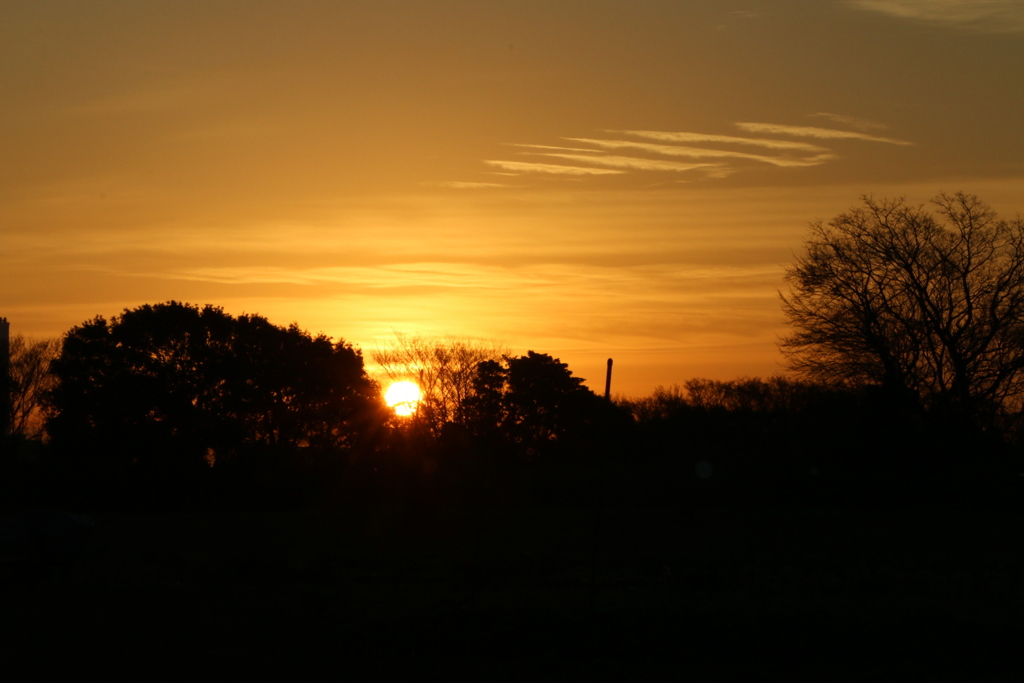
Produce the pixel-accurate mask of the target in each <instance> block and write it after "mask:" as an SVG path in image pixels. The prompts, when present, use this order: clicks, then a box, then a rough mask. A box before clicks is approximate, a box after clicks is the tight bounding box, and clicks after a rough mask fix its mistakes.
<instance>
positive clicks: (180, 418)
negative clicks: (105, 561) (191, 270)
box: [49, 301, 379, 469]
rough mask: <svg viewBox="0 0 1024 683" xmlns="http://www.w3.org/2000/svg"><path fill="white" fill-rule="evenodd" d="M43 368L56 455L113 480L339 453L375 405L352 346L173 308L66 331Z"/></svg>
mask: <svg viewBox="0 0 1024 683" xmlns="http://www.w3.org/2000/svg"><path fill="white" fill-rule="evenodd" d="M52 368H53V374H54V376H55V378H56V379H57V385H56V386H55V387H54V389H53V390H52V391H51V393H50V397H49V403H50V409H51V411H52V412H53V417H52V419H51V420H50V424H49V429H50V432H51V434H52V435H53V438H54V442H55V444H56V445H59V446H61V447H63V448H64V449H65V450H68V451H70V450H74V451H76V452H83V454H84V455H90V456H91V457H92V458H93V459H95V460H98V461H104V462H105V464H106V465H108V466H111V467H114V468H126V467H131V466H132V465H138V466H142V467H147V466H149V467H156V468H157V469H162V468H166V467H195V466H205V464H206V463H211V462H219V461H222V460H231V459H232V458H234V457H236V456H238V455H239V454H240V453H243V452H245V451H247V450H252V449H258V450H260V449H261V450H270V451H273V452H277V453H286V452H294V451H295V450H296V449H297V448H299V447H300V446H320V447H334V448H343V447H346V446H349V445H351V443H352V440H353V439H354V438H356V436H357V435H358V433H359V431H360V429H361V428H362V421H363V420H364V419H365V416H366V415H367V414H368V413H369V412H372V409H373V408H374V406H375V405H376V404H377V403H379V400H378V399H379V397H378V392H377V389H376V386H375V385H374V384H373V382H371V381H370V379H369V378H368V377H367V376H366V374H365V372H364V370H363V362H362V357H361V356H360V354H359V352H358V351H357V350H355V349H353V348H352V347H351V346H349V345H347V344H345V343H343V342H338V343H336V344H334V343H332V342H331V340H330V339H329V338H327V337H325V336H323V335H320V336H317V337H312V336H310V335H309V334H307V333H306V332H303V331H302V330H300V329H299V328H298V327H297V326H295V325H292V326H291V327H288V328H282V327H278V326H275V325H272V324H271V323H269V322H268V321H267V320H266V319H265V318H262V317H260V316H256V315H243V316H239V317H238V318H234V317H232V316H230V315H228V314H226V313H225V312H224V311H223V310H222V309H220V308H216V307H213V306H205V307H203V308H202V309H200V308H198V307H197V306H193V305H189V304H182V303H178V302H175V301H170V302H167V303H163V304H157V305H152V306H151V305H145V306H140V307H139V308H136V309H133V310H125V312H124V313H123V314H122V315H120V316H117V317H114V318H112V319H111V320H110V321H107V320H105V319H103V318H102V317H97V318H95V319H93V320H90V321H87V322H85V323H83V324H82V325H79V326H77V327H75V328H72V329H71V330H70V331H69V332H68V333H67V334H66V335H65V337H64V340H63V344H62V347H61V353H60V356H59V357H58V358H57V359H56V360H55V361H54V362H53V364H52Z"/></svg>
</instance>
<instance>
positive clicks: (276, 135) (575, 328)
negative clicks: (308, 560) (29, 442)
mask: <svg viewBox="0 0 1024 683" xmlns="http://www.w3.org/2000/svg"><path fill="white" fill-rule="evenodd" d="M0 105H2V106H0V268H2V278H3V279H2V285H0V316H5V317H7V318H8V320H9V321H10V322H11V331H12V333H23V334H27V335H32V336H53V335H58V334H60V333H62V332H64V331H65V330H67V329H68V328H70V327H71V326H73V325H76V324H79V323H81V322H83V321H84V320H87V319H89V318H92V317H94V316H96V315H103V316H105V317H110V316H113V315H117V314H118V313H120V312H121V311H122V310H123V309H124V308H126V307H129V308H130V307H135V306H138V305H141V304H144V303H157V302H161V301H166V300H169V299H176V300H179V301H187V302H191V303H195V304H206V303H212V304H216V305H221V306H223V307H224V308H225V310H227V311H228V312H229V313H232V314H240V313H243V312H247V313H260V314H262V315H265V316H267V317H268V318H269V319H270V320H271V321H273V322H275V323H278V324H282V325H287V324H288V323H291V322H293V321H294V322H297V323H298V324H299V325H300V326H301V327H302V328H304V329H307V330H309V331H310V332H312V333H317V332H324V333H326V334H329V335H331V336H332V337H335V338H337V337H341V338H343V339H345V340H346V341H350V342H352V343H354V344H356V345H358V346H360V347H362V348H363V349H364V351H366V352H369V351H370V350H372V349H373V348H374V346H375V344H378V343H380V342H381V341H382V340H386V339H388V338H389V337H391V336H392V334H393V331H395V330H397V331H402V332H408V333H414V334H423V335H446V334H454V335H460V336H466V337H475V338H486V339H493V340H498V341H501V342H504V343H505V344H506V345H507V346H509V347H510V348H511V349H512V350H513V351H514V352H516V353H525V352H526V351H527V350H528V349H532V350H535V351H538V352H543V353H549V354H551V355H553V356H556V357H559V358H561V359H562V361H564V362H567V363H569V367H570V369H572V370H573V372H574V373H575V374H576V375H578V376H582V377H584V378H586V379H587V380H588V384H589V385H590V386H591V387H592V388H595V389H598V390H600V389H602V388H603V382H604V364H605V359H606V358H608V357H613V358H614V359H615V372H616V374H615V381H614V386H613V388H614V390H615V392H616V393H622V394H628V395H644V394H648V393H650V391H651V390H653V389H654V387H655V386H657V385H671V384H674V383H682V382H684V381H685V380H687V379H689V378H691V377H711V378H717V379H729V378H733V377H737V376H741V375H761V376H766V375H770V374H773V373H776V372H779V371H781V370H782V366H781V360H782V358H781V355H780V354H779V351H778V348H777V346H776V342H777V340H778V338H779V336H780V335H782V334H784V333H785V331H786V328H785V325H784V321H783V318H782V315H781V311H780V308H779V302H778V290H779V289H780V288H781V287H782V286H783V283H782V275H783V268H784V266H785V265H786V264H789V263H791V262H792V260H793V257H794V254H797V253H799V251H800V250H801V243H802V239H803V237H804V236H805V234H806V230H807V224H808V223H809V222H810V221H812V220H814V219H818V218H822V219H828V218H830V217H832V216H834V215H836V214H837V213H840V212H842V211H844V210H846V209H848V208H850V207H851V206H853V205H855V204H857V203H858V201H859V197H860V196H861V195H865V194H868V195H874V196H876V197H883V196H889V197H891V196H897V195H905V196H906V197H907V199H908V200H910V201H911V202H913V203H924V202H927V201H928V200H929V199H930V198H931V197H933V196H934V195H935V194H937V193H938V192H939V191H942V190H945V191H948V192H953V191H957V190H963V191H966V192H970V193H974V194H977V195H978V196H979V197H981V199H983V200H984V201H986V202H988V203H989V204H991V205H992V206H993V207H994V208H995V209H996V210H997V211H998V212H999V213H1000V214H1001V215H1003V216H1004V217H1012V216H1015V215H1016V214H1018V213H1024V2H1021V1H1020V0H975V1H968V0H814V1H811V0H779V1H775V0H761V1H756V2H755V1H752V0H746V1H745V0H697V1H690V0H658V1H655V0H630V1H629V2H625V1H624V0H615V1H612V0H578V1H562V0H543V1H536V2H534V1H532V0H436V1H426V0H423V1H413V0H396V1H389V0H374V1H372V2H371V1H366V2H361V1H360V2H357V1H355V0H347V1H330V2H329V1H326V0H323V1H313V0H290V1H289V2H261V1H258V0H244V1H242V0H239V1H237V2H234V1H224V0H204V1H202V2H192V1H189V0H174V1H168V2H164V1H162V0H159V1H158V0H147V1H146V2H138V1H128V0H111V1H102V0H96V1H93V2H68V1H66V0H62V1H46V0H33V1H32V2H17V1H15V0H0ZM367 355H369V354H367Z"/></svg>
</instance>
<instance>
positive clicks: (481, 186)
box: [433, 180, 515, 190]
mask: <svg viewBox="0 0 1024 683" xmlns="http://www.w3.org/2000/svg"><path fill="white" fill-rule="evenodd" d="M433 184H434V185H436V186H437V187H450V188H452V189H454V190H486V189H488V188H493V187H515V186H514V185H509V184H508V183H477V182H470V181H466V182H463V181H458V180H455V181H451V182H444V183H433Z"/></svg>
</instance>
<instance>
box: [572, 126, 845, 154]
mask: <svg viewBox="0 0 1024 683" xmlns="http://www.w3.org/2000/svg"><path fill="white" fill-rule="evenodd" d="M605 132H606V133H623V134H626V135H635V136H636V137H641V138H647V139H648V140H661V141H663V142H722V143H725V144H728V145H732V144H736V145H753V146H755V147H766V148H768V149H791V150H798V151H803V152H827V151H828V149H827V148H825V147H820V146H818V145H812V144H811V143H809V142H798V141H796V140H772V139H770V138H741V137H736V136H735V135H709V134H707V133H675V132H668V131H659V130H607V131H605ZM570 139H572V138H570Z"/></svg>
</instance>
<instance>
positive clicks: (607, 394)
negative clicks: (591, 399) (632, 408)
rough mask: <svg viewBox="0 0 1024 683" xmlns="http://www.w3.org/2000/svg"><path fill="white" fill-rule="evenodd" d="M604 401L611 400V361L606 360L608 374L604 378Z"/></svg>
mask: <svg viewBox="0 0 1024 683" xmlns="http://www.w3.org/2000/svg"><path fill="white" fill-rule="evenodd" d="M604 400H606V401H610V400H612V359H611V358H609V359H608V374H606V375H605V378H604Z"/></svg>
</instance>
